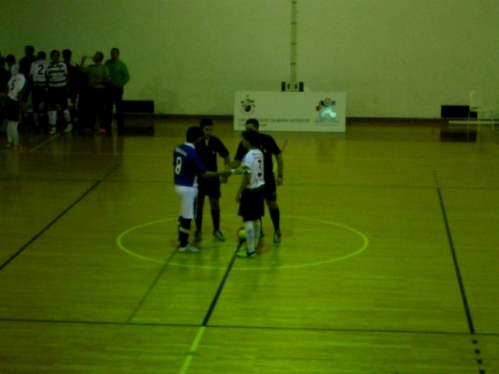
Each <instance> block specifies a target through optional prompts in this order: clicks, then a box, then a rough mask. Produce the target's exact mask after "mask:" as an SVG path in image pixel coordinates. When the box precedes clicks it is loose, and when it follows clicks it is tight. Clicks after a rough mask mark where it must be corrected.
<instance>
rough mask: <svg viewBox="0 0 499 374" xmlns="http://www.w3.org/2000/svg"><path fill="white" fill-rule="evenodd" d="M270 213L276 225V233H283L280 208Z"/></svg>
mask: <svg viewBox="0 0 499 374" xmlns="http://www.w3.org/2000/svg"><path fill="white" fill-rule="evenodd" d="M269 213H270V218H271V219H272V223H273V225H274V231H281V212H280V211H279V208H277V209H273V210H271V211H270V212H269Z"/></svg>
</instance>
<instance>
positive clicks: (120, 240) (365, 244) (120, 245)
mask: <svg viewBox="0 0 499 374" xmlns="http://www.w3.org/2000/svg"><path fill="white" fill-rule="evenodd" d="M281 217H282V218H289V219H295V220H307V221H312V222H317V223H322V224H326V225H330V226H337V227H340V228H342V229H345V230H347V231H350V232H352V233H354V234H356V235H357V236H359V237H360V238H361V239H362V245H361V247H360V248H358V249H356V250H354V251H353V252H351V253H349V254H346V255H344V256H340V257H335V258H331V259H329V260H323V261H315V262H310V263H305V264H303V263H302V264H296V265H282V266H267V267H239V266H238V267H236V268H235V269H234V270H244V271H246V270H247V271H255V270H275V269H298V268H306V267H312V266H320V265H325V264H329V263H333V262H338V261H343V260H347V259H349V258H352V257H354V256H357V255H359V254H360V253H362V252H364V251H365V250H366V248H367V247H368V246H369V239H368V237H367V236H366V235H365V234H364V233H362V232H360V231H358V230H356V229H354V228H352V227H350V226H346V225H342V224H339V223H336V222H332V221H325V220H320V219H315V218H307V217H298V216H286V215H282V216H281ZM177 219H178V217H177V218H167V219H162V220H157V221H152V222H147V223H143V224H140V225H137V226H134V227H131V228H129V229H128V230H125V231H124V232H122V233H121V234H120V235H119V236H118V237H117V239H116V244H117V246H118V248H120V249H121V250H122V251H123V252H125V253H127V254H129V255H131V256H133V257H135V258H138V259H140V260H144V261H149V262H155V263H159V264H164V261H161V260H157V259H154V258H151V257H147V256H143V255H140V254H138V253H135V252H133V251H132V250H130V249H128V248H126V247H125V246H124V245H123V239H124V237H125V236H126V235H128V234H129V233H131V232H133V231H136V230H139V229H142V228H144V227H147V226H152V225H157V224H159V223H163V222H169V221H176V220H177ZM195 256H196V257H197V256H198V255H195ZM193 257H194V256H193ZM169 265H172V266H180V267H187V268H200V269H214V270H225V269H226V268H225V267H218V266H203V265H190V264H180V263H175V262H170V263H169Z"/></svg>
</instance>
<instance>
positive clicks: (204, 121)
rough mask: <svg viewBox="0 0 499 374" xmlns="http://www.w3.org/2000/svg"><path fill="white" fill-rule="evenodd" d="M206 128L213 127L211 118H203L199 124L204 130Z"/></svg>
mask: <svg viewBox="0 0 499 374" xmlns="http://www.w3.org/2000/svg"><path fill="white" fill-rule="evenodd" d="M206 126H213V122H212V121H211V119H209V118H203V119H202V120H201V122H199V127H201V128H202V129H204V128H205V127H206Z"/></svg>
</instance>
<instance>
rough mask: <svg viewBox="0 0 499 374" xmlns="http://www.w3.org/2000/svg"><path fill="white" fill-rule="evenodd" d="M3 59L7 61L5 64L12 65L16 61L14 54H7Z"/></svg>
mask: <svg viewBox="0 0 499 374" xmlns="http://www.w3.org/2000/svg"><path fill="white" fill-rule="evenodd" d="M5 61H7V65H9V66H12V65H14V64H15V63H16V56H14V55H8V56H7V57H5Z"/></svg>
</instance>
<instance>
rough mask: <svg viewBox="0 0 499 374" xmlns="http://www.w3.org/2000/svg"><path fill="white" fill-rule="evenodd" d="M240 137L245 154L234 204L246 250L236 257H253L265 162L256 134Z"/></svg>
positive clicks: (259, 215)
mask: <svg viewBox="0 0 499 374" xmlns="http://www.w3.org/2000/svg"><path fill="white" fill-rule="evenodd" d="M242 136H243V140H242V141H241V144H242V146H243V147H244V148H245V149H246V151H247V153H246V154H245V155H244V157H243V159H242V175H243V177H242V180H241V185H240V186H239V190H238V191H237V194H236V202H237V203H239V212H238V214H239V215H240V216H241V217H242V218H243V222H244V230H245V232H246V244H247V248H246V249H243V250H241V251H239V252H238V253H237V256H238V257H253V256H255V253H256V251H255V250H256V246H257V245H258V240H259V238H260V230H261V227H260V225H261V218H262V216H263V212H264V202H263V200H264V188H265V180H264V179H263V175H264V168H265V160H264V155H263V153H262V151H260V150H259V149H258V148H257V147H258V143H259V136H258V133H257V132H255V131H252V130H246V131H244V132H243V134H242Z"/></svg>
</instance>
